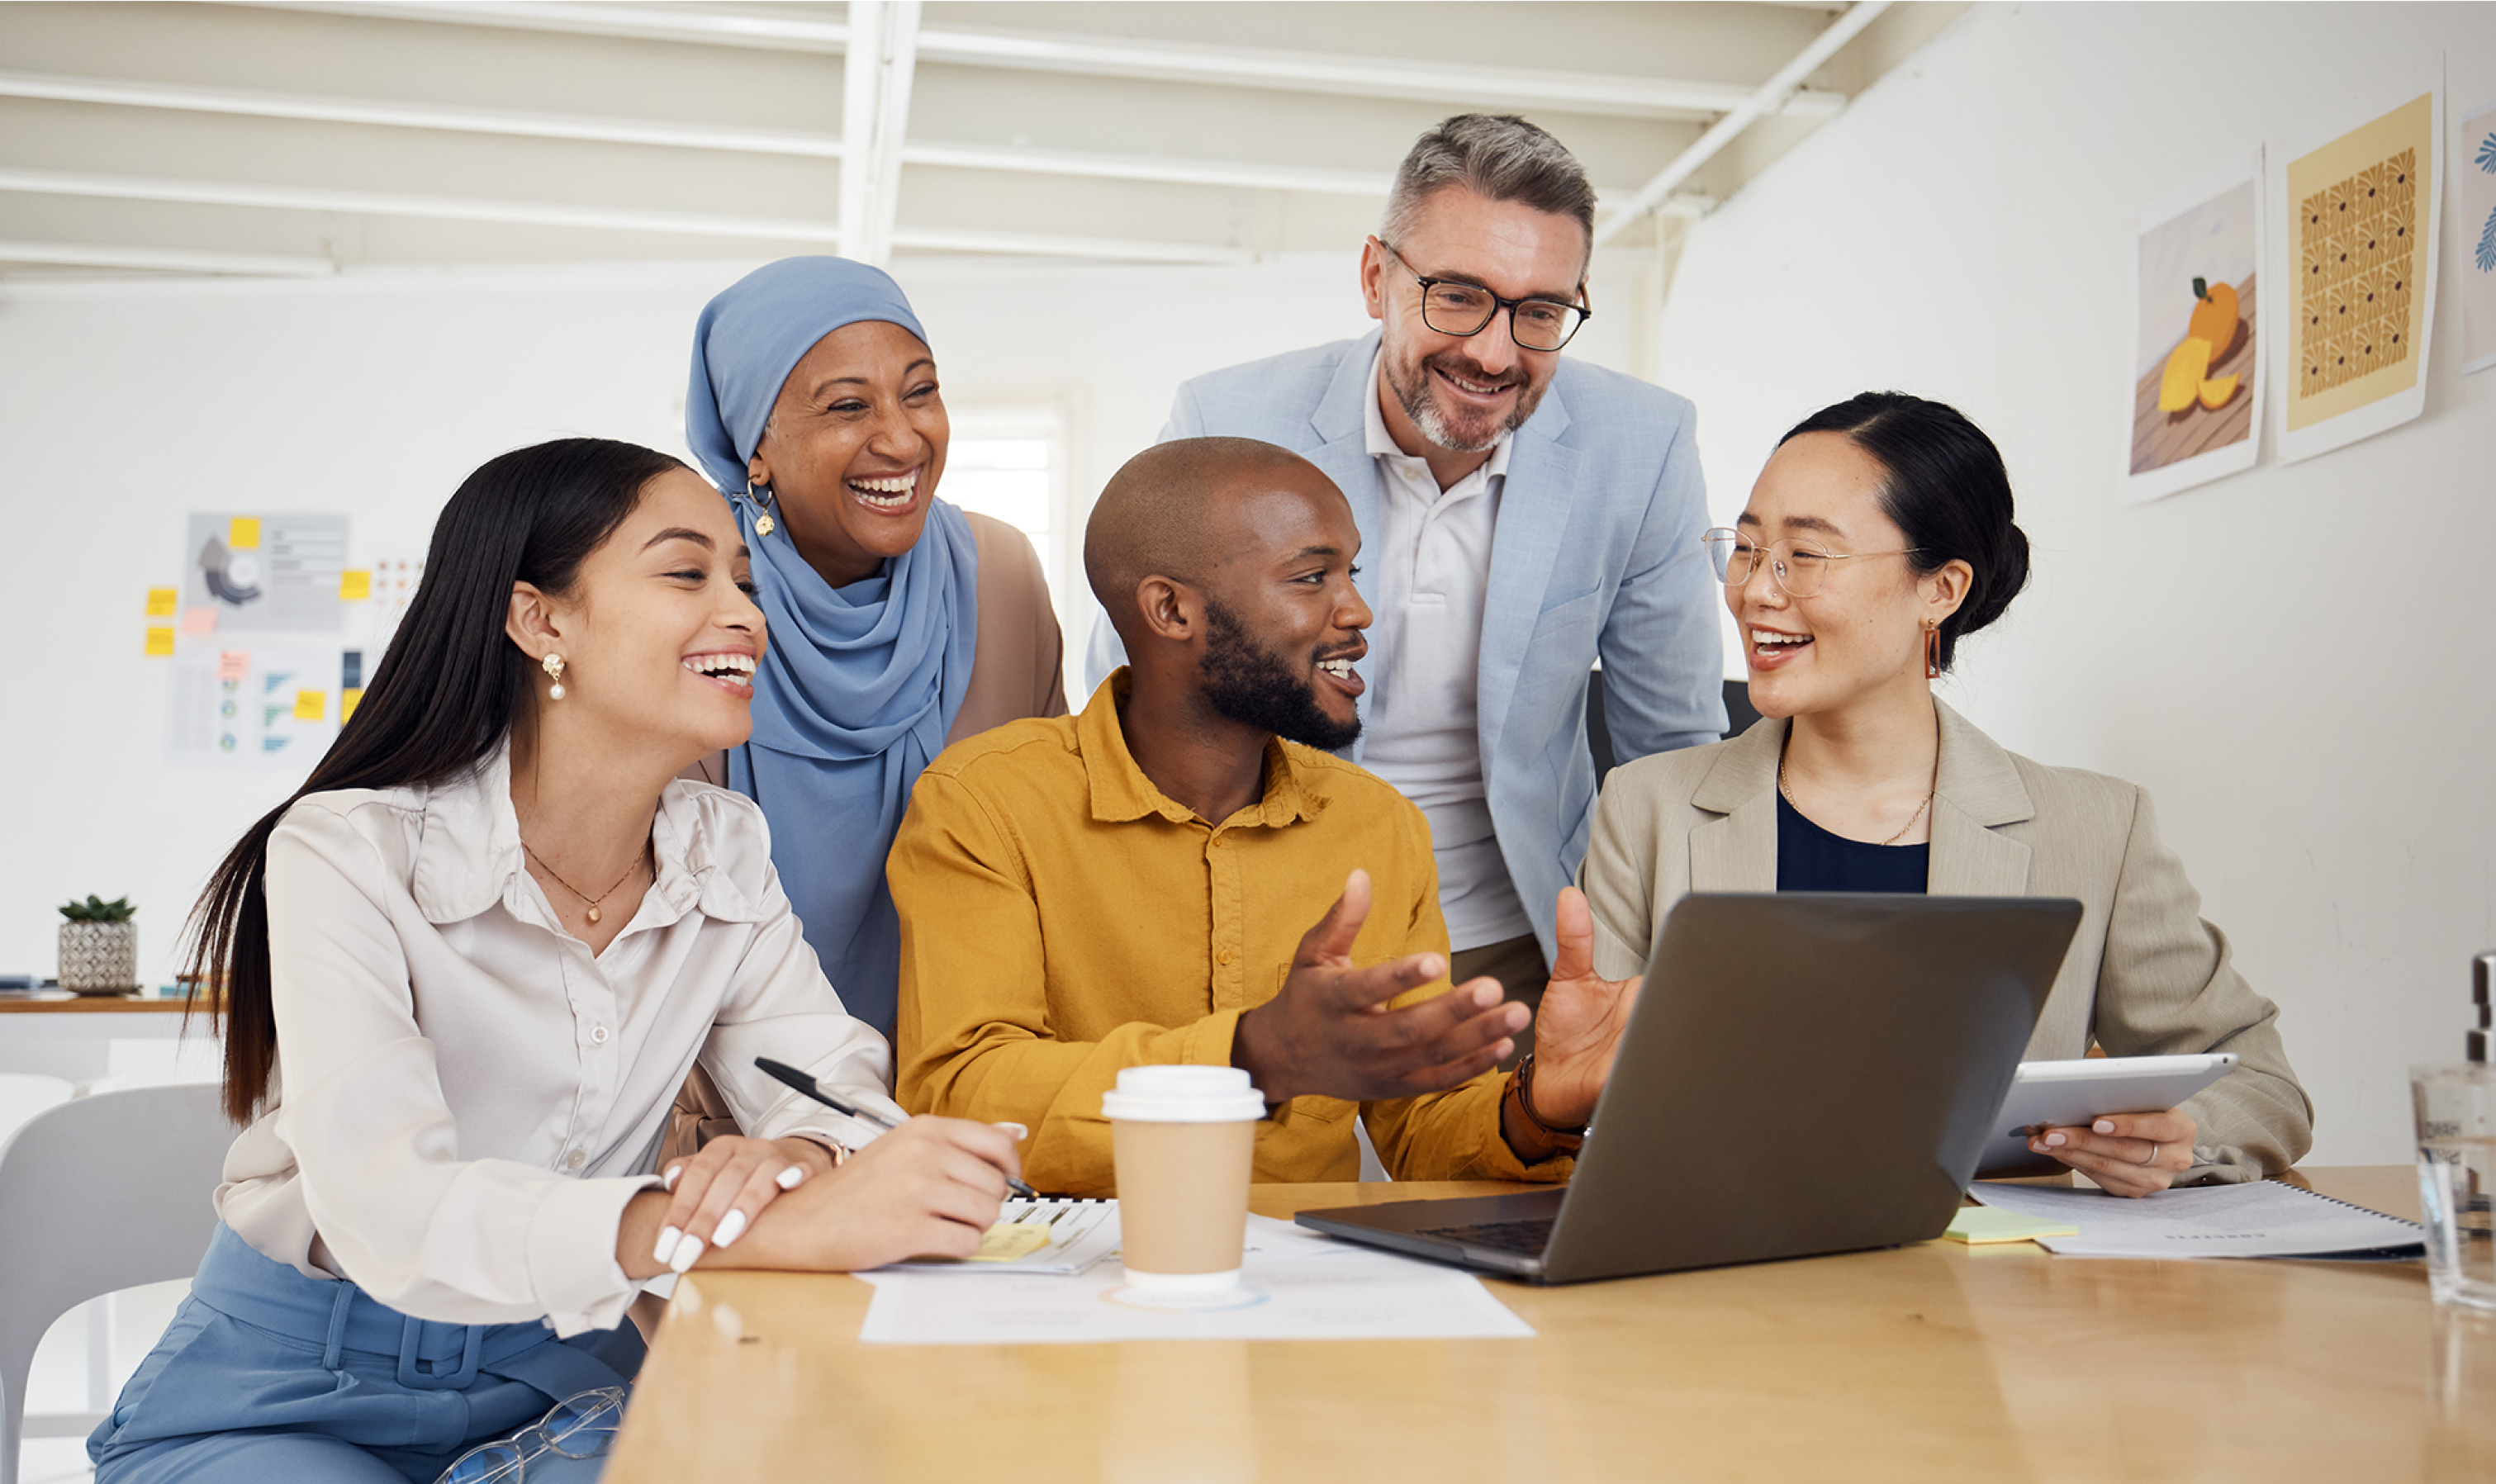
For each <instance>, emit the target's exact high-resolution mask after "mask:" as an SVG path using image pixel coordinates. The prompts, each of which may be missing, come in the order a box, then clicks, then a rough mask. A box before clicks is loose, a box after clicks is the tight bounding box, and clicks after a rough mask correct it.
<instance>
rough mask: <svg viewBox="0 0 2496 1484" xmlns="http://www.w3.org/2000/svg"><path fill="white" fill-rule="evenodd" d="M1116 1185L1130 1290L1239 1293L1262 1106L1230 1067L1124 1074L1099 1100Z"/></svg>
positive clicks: (1132, 1069)
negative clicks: (1235, 1290)
mask: <svg viewBox="0 0 2496 1484" xmlns="http://www.w3.org/2000/svg"><path fill="white" fill-rule="evenodd" d="M1101 1114H1102V1116H1103V1117H1105V1118H1107V1119H1108V1120H1109V1138H1110V1149H1111V1154H1112V1157H1113V1159H1115V1160H1116V1176H1117V1181H1118V1236H1119V1243H1120V1246H1121V1247H1122V1248H1123V1250H1124V1261H1125V1263H1126V1268H1127V1282H1128V1283H1129V1285H1131V1286H1133V1287H1135V1288H1137V1289H1139V1290H1146V1291H1158V1292H1165V1293H1219V1292H1221V1291H1222V1290H1224V1289H1226V1288H1232V1287H1235V1286H1237V1285H1238V1283H1239V1253H1240V1250H1241V1248H1242V1246H1243V1245H1244V1244H1245V1242H1246V1239H1247V1234H1248V1176H1249V1170H1250V1166H1251V1165H1252V1163H1253V1162H1254V1158H1255V1152H1256V1147H1257V1125H1258V1123H1259V1122H1260V1121H1261V1120H1263V1119H1264V1116H1265V1099H1264V1097H1263V1096H1261V1095H1260V1094H1259V1093H1258V1091H1257V1089H1256V1088H1255V1087H1253V1086H1251V1085H1250V1083H1249V1081H1248V1073H1247V1072H1246V1071H1244V1070H1242V1069H1240V1068H1239V1067H1127V1068H1126V1069H1124V1070H1122V1071H1120V1072H1119V1073H1118V1085H1117V1086H1116V1087H1115V1088H1113V1089H1112V1090H1110V1091H1109V1092H1107V1093H1104V1094H1103V1095H1102V1096H1101Z"/></svg>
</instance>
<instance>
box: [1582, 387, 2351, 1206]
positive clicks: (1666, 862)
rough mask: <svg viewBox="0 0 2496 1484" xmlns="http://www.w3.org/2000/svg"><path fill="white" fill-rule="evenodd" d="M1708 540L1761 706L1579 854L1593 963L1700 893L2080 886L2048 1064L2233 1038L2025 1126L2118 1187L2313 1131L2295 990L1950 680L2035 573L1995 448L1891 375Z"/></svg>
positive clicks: (1623, 969) (2142, 814)
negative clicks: (2110, 1107)
mask: <svg viewBox="0 0 2496 1484" xmlns="http://www.w3.org/2000/svg"><path fill="white" fill-rule="evenodd" d="M1707 541H1708V543H1709V549H1710V553H1711V555H1712V557H1713V558H1714V560H1715V562H1716V566H1717V573H1718V575H1719V576H1720V577H1721V578H1723V579H1724V580H1725V583H1726V587H1725V597H1726V603H1727V604H1728V605H1729V606H1730V607H1731V608H1732V612H1733V618H1734V621H1735V622H1736V623H1737V624H1738V625H1739V626H1740V630H1741V635H1742V640H1743V653H1744V656H1745V658H1746V659H1747V661H1748V663H1749V668H1750V678H1751V700H1752V703H1753V704H1754V705H1756V706H1757V707H1759V710H1760V713H1761V715H1762V716H1763V718H1764V720H1763V721H1761V722H1760V723H1759V724H1758V725H1756V726H1754V727H1751V729H1750V730H1748V731H1746V732H1744V733H1743V734H1742V735H1740V736H1738V737H1735V738H1732V739H1731V740H1729V741H1725V742H1720V743H1717V744H1715V745H1713V746H1710V747H1700V748H1693V749H1691V750H1689V751H1687V752H1677V753H1664V754H1659V755H1657V756H1654V757H1643V758H1640V759H1638V760H1637V761H1635V762H1631V763H1627V764H1624V765H1623V766H1621V767H1620V768H1619V769H1617V770H1615V771H1614V772H1613V773H1612V775H1611V777H1610V779H1609V780H1608V781H1607V783H1606V785H1605V788H1604V794H1603V800H1602V803H1601V804H1600V806H1599V807H1598V809H1597V812H1596V819H1595V826H1594V835H1593V839H1592V841H1591V843H1590V845H1589V848H1588V850H1587V854H1586V863H1585V866H1584V868H1583V870H1582V872H1581V874H1580V881H1581V883H1582V884H1583V886H1584V888H1585V891H1586V895H1587V897H1588V899H1589V901H1590V903H1591V905H1592V907H1593V911H1594V918H1595V970H1596V973H1598V974H1602V975H1604V976H1605V977H1607V978H1620V977H1625V976H1627V975H1629V974H1636V973H1638V972H1639V970H1640V969H1641V968H1642V967H1643V966H1644V965H1645V963H1646V960H1647V959H1648V957H1649V956H1650V954H1651V953H1652V952H1653V950H1654V947H1655V943H1656V940H1657V936H1658V934H1659V933H1660V931H1661V930H1662V927H1663V924H1664V919H1665V915H1666V913H1667V912H1669V911H1670V910H1671V908H1672V906H1673V904H1674V903H1675V902H1677V901H1679V900H1680V899H1681V897H1682V896H1683V895H1684V894H1685V893H1687V892H1692V891H1769V890H1778V891H1809V890H1823V891H1827V890H1900V891H1925V892H1931V893H1935V894H1938V895H1947V896H2052V897H2073V898H2076V899H2077V900H2078V901H2079V902H2080V904H2081V906H2082V908H2083V915H2082V917H2081V921H2080V927H2079V931H2078V934H2077V936H2076V937H2075V939H2074V941H2073V943H2072V948H2071V952H2070V954H2069V956H2068V957H2066V958H2065V959H2064V962H2063V970H2062V973H2061V974H2060V975H2059V976H2058V977H2057V978H2056V979H2055V981H2054V988H2053V992H2052V994H2051V996H2050V997H2049V998H2048V1000H2047V1001H2046V1005H2045V1010H2044V1015H2043V1016H2042V1017H2041V1018H2040V1019H2039V1021H2038V1024H2037V1030H2036V1034H2035V1035H2034V1036H2033V1037H2031V1039H2030V1041H2029V1045H2028V1056H2029V1057H2030V1058H2031V1059H2037V1060H2048V1059H2062V1058H2070V1057H2078V1056H2082V1055H2085V1054H2086V1053H2087V1051H2088V1048H2089V1044H2090V1042H2091V1040H2092V1039H2094V1040H2096V1041H2097V1042H2098V1043H2099V1044H2101V1045H2103V1046H2104V1047H2105V1048H2106V1051H2107V1052H2108V1053H2109V1054H2111V1055H2114V1056H2149V1055H2158V1054H2166V1053H2178V1052H2203V1051H2232V1052H2234V1053H2236V1055H2237V1056H2238V1057H2239V1058H2240V1060H2239V1062H2238V1063H2237V1066H2236V1068H2235V1070H2233V1071H2232V1072H2231V1073H2230V1074H2229V1075H2228V1076H2226V1077H2224V1078H2222V1079H2221V1080H2220V1081H2219V1082H2217V1083H2215V1084H2213V1085H2212V1086H2211V1087H2210V1088H2208V1089H2206V1090H2205V1091H2203V1092H2202V1093H2200V1094H2199V1095H2198V1096H2196V1097H2194V1098H2190V1099H2188V1100H2187V1101H2186V1102H2185V1103H2184V1104H2183V1105H2181V1106H2180V1107H2176V1108H2172V1109H2169V1110H2168V1111H2166V1112H2161V1113H2144V1114H2129V1115H2112V1116H2108V1117H2104V1118H2100V1119H2097V1120H2095V1121H2094V1122H2093V1123H2092V1124H2091V1125H2090V1126H2089V1127H2087V1128H2056V1129H2049V1130H2046V1131H2044V1133H2043V1134H2042V1135H2040V1136H2039V1137H2037V1138H2035V1139H2033V1140H2032V1141H2031V1144H2030V1147H2031V1148H2033V1149H2035V1150H2036V1151H2037V1152H2038V1153H2040V1154H2044V1155H2050V1156H2052V1157H2053V1158H2055V1159H2060V1160H2061V1161H2062V1162H2063V1163H2065V1164H2067V1165H2070V1166H2071V1167H2072V1168H2074V1169H2076V1170H2079V1171H2080V1172H2082V1173H2083V1174H2086V1175H2087V1176H2088V1177H2089V1178H2090V1179H2092V1180H2094V1181H2096V1182H2097V1183H2098V1184H2099V1185H2101V1186H2104V1187H2105V1188H2106V1189H2107V1190H2111V1191H2114V1192H2116V1193H2118V1194H2125V1195H2143V1194H2148V1193H2150V1192H2151V1191H2154V1190H2164V1189H2166V1188H2167V1187H2168V1185H2169V1184H2193V1183H2197V1182H2202V1181H2237V1180H2254V1179H2260V1178H2262V1176H2264V1175H2267V1174H2272V1173H2276V1172H2278V1171H2279V1170H2282V1169H2285V1168H2287V1167H2288V1166H2289V1165H2290V1164H2291V1163H2293V1162H2294V1160H2295V1159H2297V1157H2298V1156H2300V1155H2302V1154H2304V1152H2305V1151H2306V1149H2307V1147H2308V1146H2309V1145H2310V1144H2311V1143H2312V1134H2313V1108H2312V1105H2311V1104H2310V1103H2309V1102H2308V1101H2307V1099H2306V1097H2305V1093H2304V1091H2303V1089H2301V1088H2300V1087H2298V1085H2297V1082H2296V1075H2295V1073H2294V1072H2293V1071H2292V1070H2291V1069H2290V1067H2289V1065H2288V1058H2287V1056H2286V1054H2285V1052H2284V1051H2283V1050H2282V1049H2281V1045H2280V1038H2279V1032H2278V1029H2277V1026H2276V1021H2277V1019H2278V1015H2279V1011H2278V1007H2277V1006H2275V1005H2272V1004H2271V1003H2270V1002H2269V1001H2268V1000H2265V999H2263V998H2262V996H2260V995H2258V994H2256V993H2254V991H2253V989H2252V987H2251V986H2249V985H2247V984H2246V983H2245V980H2244V978H2243V976H2242V975H2241V974H2237V973H2236V971H2235V968H2234V966H2233V965H2232V964H2231V962H2230V959H2229V951H2228V941H2227V938H2226V936H2225V935H2224V934H2222V933H2221V932H2220V931H2219V930H2218V929H2217V928H2215V927H2212V926H2211V925H2210V924H2209V923H2207V922H2204V921H2202V920H2201V918H2200V894H2199V893H2198V892H2196V891H2195V890H2194V889H2193V886H2192V883H2191V882H2190V881H2186V880H2185V876H2184V868H2183V864H2182V862H2180V861H2179V860H2178V859H2177V858H2176V857H2175V855H2174V853H2173V852H2172V851H2170V850H2168V849H2167V848H2166V847H2165V846H2164V845H2162V844H2161V843H2160V842H2159V839H2158V827H2157V820H2156V817H2155V816H2154V814H2153V813H2152V812H2151V809H2150V805H2149V798H2148V795H2147V794H2145V793H2143V792H2142V791H2141V790H2140V789H2139V788H2137V787H2135V786H2133V785H2131V784H2128V783H2125V782H2123V781H2121V780H2120V779H2113V778H2107V777H2105V776H2103V775H2101V774H2096V773H2085V772H2081V771H2079V770H2078V769H2075V768H2054V767H2046V766H2044V764H2042V763H2037V762H2032V761H2030V760H2029V759H2028V758H2025V757H2018V756H2016V755H2014V754H2012V753H2010V752H2007V751H2005V750H2004V749H2003V748H2001V747H2000V746H1999V745H1997V744H1996V743H1995V742H1994V741H1993V740H1992V739H1991V738H1989V737H1987V736H1985V734H1984V733H1983V732H1981V731H1979V730H1978V729H1977V728H1976V727H1974V726H1973V725H1971V724H1970V723H1968V722H1967V720H1966V719H1964V718H1962V717H1961V716H1959V715H1958V713H1956V712H1954V711H1952V710H1950V707H1948V706H1946V705H1943V704H1942V703H1941V702H1940V701H1938V700H1936V699H1934V697H1933V694H1932V680H1933V679H1934V678H1935V677H1937V676H1939V675H1940V674H1941V672H1942V671H1943V670H1944V669H1946V668H1947V667H1948V666H1949V665H1950V659H1951V655H1952V652H1953V650H1954V648H1955V646H1956V643H1957V641H1958V639H1959V637H1960V636H1961V635H1963V634H1968V633H1970V632H1972V631H1974V630H1977V629H1981V628H1982V627H1983V626H1984V625H1986V624H1988V623H1990V622H1992V621H1993V620H1994V619H1995V618H1998V617H2000V616H2001V614H2002V611H2003V609H2004V608H2005V607H2007V606H2008V605H2009V604H2010V602H2011V600H2012V597H2013V596H2015V595H2016V594H2017V593H2018V591H2019V589H2020V587H2021V586H2022V585H2024V583H2025V582H2026V580H2027V571H2028V544H2027V538H2026V537H2024V536H2023V535H2021V534H2020V531H2019V528H2018V527H2017V526H2016V525H2014V524H2012V498H2011V485H2010V480H2009V479H2008V478H2007V477H2006V475H2005V474H2004V471H2003V466H2002V458H2001V455H2000V453H1999V452H1997V451H1996V450H1995V448H1994V447H1993V445H1992V443H1991V442H1990V441H1989V440H1988V439H1986V438H1985V436H1984V434H1983V433H1981V432H1980V431H1979V430H1978V429H1977V428H1976V427H1975V425H1974V424H1972V423H1970V422H1968V421H1967V419H1966V418H1964V417H1960V416H1959V415H1958V413H1956V412H1955V411H1953V410H1951V409H1950V408H1948V407H1945V406H1943V405H1941V404H1939V403H1935V402H1927V401H1924V400H1922V399H1920V398H1916V397H1909V396H1904V395H1901V394H1898V393H1894V392H1874V393H1866V394H1864V395H1862V396H1858V397H1856V398H1854V399H1852V400H1850V401H1847V402H1842V403H1839V404H1838V405H1836V406H1834V407H1831V408H1827V409H1825V410H1824V411H1822V412H1820V413H1818V414H1815V415H1814V416H1813V417H1809V418H1807V419H1805V420H1804V421H1803V422H1802V423H1801V424H1800V425H1799V426H1797V427H1796V428H1795V429H1794V431H1793V432H1791V433H1788V434H1787V435H1786V437H1785V439H1784V441H1783V442H1781V443H1780V444H1779V446H1778V448H1777V451H1776V453H1775V455H1774V456H1773V457H1771V458H1770V459H1769V460H1768V464H1767V467H1766V469H1765V470H1763V472H1762V474H1761V476H1760V480H1759V483H1758V484H1757V485H1756V486H1755V487H1754V488H1753V490H1752V492H1751V499H1750V504H1749V505H1748V507H1747V508H1746V509H1744V510H1743V512H1742V515H1741V518H1740V520H1739V522H1738V524H1737V525H1736V526H1735V527H1734V528H1733V529H1731V530H1718V531H1711V532H1709V533H1708V536H1707Z"/></svg>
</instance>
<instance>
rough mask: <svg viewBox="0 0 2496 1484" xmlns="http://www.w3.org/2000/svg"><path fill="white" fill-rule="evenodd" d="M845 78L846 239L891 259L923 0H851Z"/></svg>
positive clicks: (870, 254)
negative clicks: (920, 0)
mask: <svg viewBox="0 0 2496 1484" xmlns="http://www.w3.org/2000/svg"><path fill="white" fill-rule="evenodd" d="M849 26H850V39H851V46H850V47H849V51H848V55H847V57H846V58H845V60H844V63H843V75H842V82H841V139H842V145H843V147H842V150H841V240H842V241H843V242H846V243H849V244H851V245H850V246H849V247H848V248H846V249H844V251H846V252H847V253H848V254H849V256H850V257H852V258H855V259H857V260H858V261H859V262H861V263H874V264H875V265H876V266H878V267H882V266H884V265H885V264H886V263H889V262H891V261H892V232H893V218H894V216H895V214H896V213H897V211H898V209H899V206H900V201H901V163H902V158H903V156H902V143H903V140H904V139H906V137H907V136H908V133H909V125H910V82H911V75H912V73H913V72H914V71H915V70H916V67H917V58H918V44H919V0H850V21H849Z"/></svg>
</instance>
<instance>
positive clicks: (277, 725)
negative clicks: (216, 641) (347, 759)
mask: <svg viewBox="0 0 2496 1484" xmlns="http://www.w3.org/2000/svg"><path fill="white" fill-rule="evenodd" d="M341 678H342V677H341V675H340V658H339V652H338V651H337V650H336V649H335V648H312V647H296V646H292V645H290V646H285V647H271V648H256V649H212V650H211V649H203V650H201V651H197V652H194V653H189V654H180V655H176V656H175V657H174V659H173V694H172V731H171V733H170V735H169V737H168V743H167V753H168V756H169V758H170V760H172V761H173V762H175V763H180V764H185V765H190V766H202V765H204V766H211V767H268V768H292V769H294V770H296V771H297V772H301V771H303V770H305V769H308V768H310V767H311V766H312V764H313V763H314V762H316V761H318V760H319V759H320V757H321V755H322V754H323V753H325V752H327V751H328V748H329V742H330V739H331V738H333V737H335V736H336V735H337V734H338V710H339V690H340V684H339V683H340V680H341Z"/></svg>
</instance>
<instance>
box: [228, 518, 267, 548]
mask: <svg viewBox="0 0 2496 1484" xmlns="http://www.w3.org/2000/svg"><path fill="white" fill-rule="evenodd" d="M226 544H227V545H229V546H232V547H233V548H234V549H235V550H236V551H249V550H251V549H252V548H253V547H256V546H258V545H259V544H260V517H259V516H257V515H236V516H235V517H234V519H232V520H229V521H227V522H226Z"/></svg>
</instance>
